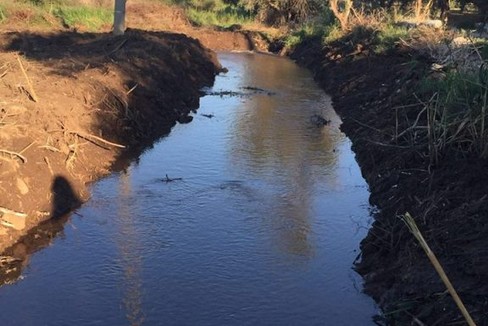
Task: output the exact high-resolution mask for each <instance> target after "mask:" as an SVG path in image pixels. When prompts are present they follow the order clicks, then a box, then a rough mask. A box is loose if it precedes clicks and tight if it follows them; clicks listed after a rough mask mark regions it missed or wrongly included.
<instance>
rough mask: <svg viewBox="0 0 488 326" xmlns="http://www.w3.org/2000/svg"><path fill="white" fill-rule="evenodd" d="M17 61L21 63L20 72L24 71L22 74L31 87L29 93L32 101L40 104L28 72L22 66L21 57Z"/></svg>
mask: <svg viewBox="0 0 488 326" xmlns="http://www.w3.org/2000/svg"><path fill="white" fill-rule="evenodd" d="M17 61H18V62H19V66H20V70H22V73H23V74H24V77H25V79H26V80H27V86H29V93H30V95H31V97H32V100H33V101H34V102H36V103H37V102H39V100H38V98H37V95H36V92H35V91H34V87H33V86H32V83H31V81H30V79H29V76H27V72H26V71H25V69H24V65H23V64H22V61H21V60H20V56H17Z"/></svg>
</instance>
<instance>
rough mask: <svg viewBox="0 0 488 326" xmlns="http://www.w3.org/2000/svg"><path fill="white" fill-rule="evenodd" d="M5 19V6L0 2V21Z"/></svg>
mask: <svg viewBox="0 0 488 326" xmlns="http://www.w3.org/2000/svg"><path fill="white" fill-rule="evenodd" d="M6 20H7V11H6V10H5V7H4V6H3V5H2V4H0V23H3V22H4V21H6Z"/></svg>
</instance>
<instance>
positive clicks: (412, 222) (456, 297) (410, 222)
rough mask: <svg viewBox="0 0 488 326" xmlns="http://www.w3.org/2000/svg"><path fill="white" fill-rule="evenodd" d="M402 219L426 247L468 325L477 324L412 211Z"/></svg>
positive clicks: (424, 247) (428, 255)
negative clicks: (424, 235)
mask: <svg viewBox="0 0 488 326" xmlns="http://www.w3.org/2000/svg"><path fill="white" fill-rule="evenodd" d="M402 220H403V222H405V224H406V225H407V227H408V229H409V230H410V232H411V233H412V234H413V236H414V237H415V238H416V239H417V241H418V242H419V243H420V246H421V247H422V249H424V251H425V253H426V254H427V257H428V258H429V260H430V262H431V263H432V265H433V266H434V268H435V270H436V272H437V273H438V274H439V276H440V278H441V280H442V282H444V285H445V286H446V287H447V290H448V291H449V293H450V294H451V296H452V298H453V299H454V302H456V305H457V306H458V308H459V310H460V311H461V313H462V314H463V316H464V318H465V319H466V322H467V323H468V325H469V326H476V323H475V322H474V321H473V318H471V315H470V314H469V312H468V310H467V309H466V307H465V306H464V303H463V301H462V300H461V298H460V297H459V295H458V294H457V292H456V289H454V286H453V285H452V283H451V281H450V280H449V278H448V277H447V275H446V272H445V271H444V268H442V265H441V263H440V262H439V260H438V259H437V257H436V255H435V254H434V252H433V251H432V250H431V249H430V247H429V245H428V244H427V241H425V239H424V237H423V235H422V233H421V232H420V230H419V228H418V227H417V224H416V223H415V220H414V219H413V217H412V215H410V213H408V212H407V213H405V215H404V216H403V217H402Z"/></svg>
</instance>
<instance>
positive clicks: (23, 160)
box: [0, 149, 27, 163]
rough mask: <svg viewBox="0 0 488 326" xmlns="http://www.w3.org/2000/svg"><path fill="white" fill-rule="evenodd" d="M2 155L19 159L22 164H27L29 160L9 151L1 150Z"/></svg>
mask: <svg viewBox="0 0 488 326" xmlns="http://www.w3.org/2000/svg"><path fill="white" fill-rule="evenodd" d="M0 154H7V155H10V156H13V157H17V158H19V159H20V160H21V161H22V163H27V159H26V158H25V156H23V155H22V154H20V153H17V152H12V151H8V150H6V149H0Z"/></svg>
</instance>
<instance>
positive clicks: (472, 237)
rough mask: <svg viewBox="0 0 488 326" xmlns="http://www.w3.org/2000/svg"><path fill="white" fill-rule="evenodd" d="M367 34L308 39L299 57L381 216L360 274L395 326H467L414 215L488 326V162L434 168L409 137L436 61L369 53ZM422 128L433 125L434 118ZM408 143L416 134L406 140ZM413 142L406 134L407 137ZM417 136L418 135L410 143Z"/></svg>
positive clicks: (458, 159)
mask: <svg viewBox="0 0 488 326" xmlns="http://www.w3.org/2000/svg"><path fill="white" fill-rule="evenodd" d="M368 42H369V40H368V37H367V35H363V36H362V38H360V39H356V40H351V39H347V37H346V38H344V39H342V40H339V41H337V42H335V43H334V44H331V45H329V46H327V47H325V48H323V46H322V44H321V42H320V40H319V39H309V40H307V41H306V42H304V43H303V44H301V45H300V46H299V47H298V48H297V49H295V51H294V52H293V53H292V57H293V58H294V59H296V60H297V61H298V62H299V63H301V64H302V65H305V66H307V67H309V68H310V69H311V70H313V71H314V73H315V77H316V79H317V81H318V82H319V83H320V84H321V85H322V86H323V87H324V89H326V91H327V92H329V93H330V94H331V95H332V96H333V101H334V107H335V109H336V111H337V112H338V113H339V115H340V116H341V118H342V120H343V124H342V127H341V128H342V130H343V131H344V132H345V133H346V134H347V135H348V136H349V138H350V139H351V140H352V143H353V150H354V151H355V153H356V158H357V160H358V162H359V164H360V166H361V169H362V173H363V176H364V178H365V179H366V181H367V182H368V184H369V186H370V191H371V197H370V202H371V204H372V205H374V206H377V207H378V208H379V211H378V213H377V214H376V215H375V222H374V223H373V225H372V227H371V229H370V231H369V233H368V235H367V237H366V238H365V239H364V240H363V241H362V243H361V249H362V256H361V260H360V261H358V262H357V264H356V269H357V271H358V272H359V273H360V274H361V275H362V276H363V277H364V281H365V284H364V290H365V292H366V293H368V294H370V295H372V296H373V298H374V299H375V300H376V301H377V302H378V304H379V306H380V307H381V308H382V310H383V312H384V316H382V317H378V322H381V323H385V324H389V325H411V324H418V323H417V321H420V322H421V323H424V324H426V325H451V324H456V323H460V324H462V323H463V318H462V316H461V314H460V312H459V311H458V309H457V308H456V306H455V304H454V302H453V300H452V298H451V297H450V296H449V294H448V293H447V291H446V289H445V287H444V285H443V284H442V282H441V280H440V279H439V277H438V275H437V274H436V272H435V271H434V268H433V267H432V266H431V265H430V263H429V261H428V259H427V257H426V256H425V254H424V252H423V251H422V249H421V248H420V246H419V245H418V244H417V243H416V242H415V240H414V238H413V236H412V235H411V234H410V233H409V231H408V229H407V227H406V226H405V225H404V223H403V222H402V221H401V219H399V218H398V217H399V216H401V215H403V214H405V213H406V212H410V213H411V214H412V215H413V216H414V217H415V218H416V223H417V224H418V226H419V228H420V230H421V231H422V233H423V235H424V237H425V238H426V240H427V242H428V243H429V245H430V246H431V248H432V250H433V251H434V252H435V254H436V255H437V256H438V258H439V260H440V262H441V264H443V267H444V268H445V270H446V272H447V274H448V276H449V277H450V279H451V281H452V283H453V284H454V287H455V288H456V289H457V291H458V293H459V295H460V297H461V298H462V299H463V301H464V303H465V305H466V307H467V309H468V310H469V311H470V312H471V314H472V315H473V317H474V319H475V320H476V321H477V323H478V325H487V324H488V299H487V298H488V283H486V282H485V280H486V279H487V278H488V250H487V248H488V199H487V195H486V194H487V193H488V169H487V166H488V163H487V161H486V160H483V159H479V158H477V157H472V156H469V155H466V153H463V152H459V151H456V149H451V150H447V151H446V152H445V155H444V156H443V157H442V159H440V160H439V163H437V164H432V162H431V161H430V160H429V157H428V148H426V146H423V145H420V144H419V143H417V142H415V141H414V140H412V139H411V138H408V137H406V136H402V137H398V135H399V134H401V132H402V131H404V130H407V129H408V128H409V127H411V126H412V122H413V121H414V120H415V119H416V117H417V116H419V113H420V111H421V110H422V109H423V105H421V104H420V103H419V102H420V101H421V100H422V98H421V97H419V98H416V96H415V95H416V92H417V90H418V83H419V81H420V80H421V79H422V78H423V77H424V76H427V75H429V74H430V73H431V70H430V66H431V64H432V62H431V60H430V58H429V57H426V56H425V55H419V54H418V53H416V52H415V51H413V50H412V49H410V48H402V47H401V46H399V47H397V48H396V49H394V50H393V51H390V52H389V53H388V54H383V55H378V54H375V53H374V52H373V51H370V49H369V45H368ZM418 125H419V126H420V125H426V121H425V118H421V119H420V121H418ZM406 134H409V133H406ZM406 134H404V135H406ZM409 135H411V134H409Z"/></svg>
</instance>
